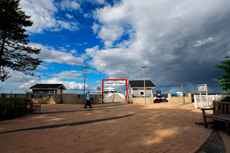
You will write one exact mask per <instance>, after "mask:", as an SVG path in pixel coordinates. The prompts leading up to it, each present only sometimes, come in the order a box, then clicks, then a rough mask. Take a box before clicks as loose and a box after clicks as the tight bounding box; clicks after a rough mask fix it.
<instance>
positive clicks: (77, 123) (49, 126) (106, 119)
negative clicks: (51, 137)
mask: <svg viewBox="0 0 230 153" xmlns="http://www.w3.org/2000/svg"><path fill="white" fill-rule="evenodd" d="M132 115H134V114H130V115H124V116H118V117H111V118H103V119H97V120H89V121H83V122H75V123H65V124H57V125H48V126H41V127H33V128H27V129H19V130H13V131H5V132H0V134H3V133H12V132H19V131H29V130H40V129H50V128H59V127H66V126H76V125H83V124H91V123H96V122H103V121H109V120H115V119H120V118H124V117H129V116H132Z"/></svg>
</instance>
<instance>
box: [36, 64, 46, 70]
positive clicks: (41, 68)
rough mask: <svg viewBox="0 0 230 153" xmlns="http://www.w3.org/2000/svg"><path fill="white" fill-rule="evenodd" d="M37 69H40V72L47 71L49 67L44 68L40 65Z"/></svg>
mask: <svg viewBox="0 0 230 153" xmlns="http://www.w3.org/2000/svg"><path fill="white" fill-rule="evenodd" d="M37 69H38V70H47V69H48V67H45V66H43V65H39V66H38V68H37Z"/></svg>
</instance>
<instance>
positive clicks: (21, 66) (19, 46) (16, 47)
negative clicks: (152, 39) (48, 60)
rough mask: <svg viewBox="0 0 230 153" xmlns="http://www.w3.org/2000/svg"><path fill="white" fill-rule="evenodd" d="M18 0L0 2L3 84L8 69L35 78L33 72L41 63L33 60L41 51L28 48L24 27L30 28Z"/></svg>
mask: <svg viewBox="0 0 230 153" xmlns="http://www.w3.org/2000/svg"><path fill="white" fill-rule="evenodd" d="M19 2H20V0H0V45H1V50H0V76H1V81H2V82H4V81H5V80H6V79H8V78H9V77H10V76H11V75H10V69H11V70H13V71H15V70H16V71H19V72H22V73H24V74H26V75H27V74H28V75H31V76H35V77H40V76H39V75H36V74H35V72H33V70H36V68H37V66H38V65H39V64H40V63H41V62H42V61H41V60H40V59H39V58H33V57H32V56H31V55H32V54H39V53H40V50H41V49H37V48H32V47H30V46H28V43H29V42H30V40H29V39H27V37H28V36H29V35H27V34H25V32H26V29H24V27H30V26H32V24H33V22H32V21H31V20H29V18H30V16H27V15H26V14H25V12H24V11H22V10H21V8H19Z"/></svg>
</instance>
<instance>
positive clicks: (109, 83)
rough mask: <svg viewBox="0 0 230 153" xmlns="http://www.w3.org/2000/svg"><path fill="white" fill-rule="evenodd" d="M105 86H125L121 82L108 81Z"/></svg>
mask: <svg viewBox="0 0 230 153" xmlns="http://www.w3.org/2000/svg"><path fill="white" fill-rule="evenodd" d="M105 85H125V82H123V81H108V82H105Z"/></svg>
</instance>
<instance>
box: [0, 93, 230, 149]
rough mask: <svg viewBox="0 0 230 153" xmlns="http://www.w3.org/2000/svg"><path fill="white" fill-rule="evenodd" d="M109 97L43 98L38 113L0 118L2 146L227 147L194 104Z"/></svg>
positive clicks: (229, 141) (229, 139) (227, 139)
mask: <svg viewBox="0 0 230 153" xmlns="http://www.w3.org/2000/svg"><path fill="white" fill-rule="evenodd" d="M111 99H113V102H111V101H112V100H111ZM111 99H110V102H109V101H107V102H106V103H104V104H96V105H92V106H93V109H89V108H88V109H84V108H83V105H81V104H56V105H51V104H46V105H42V112H41V113H39V112H37V113H36V112H35V113H34V114H30V115H27V116H23V117H21V118H17V119H12V120H5V121H0V152H1V153H11V152H12V153H16V152H17V153H31V152H33V153H39V152H41V153H44V152H49V153H51V152H55V153H76V152H79V153H94V152H100V153H117V152H121V153H140V152H143V153H150V152H151V153H155V152H156V153H158V152H160V153H163V152H169V153H170V152H175V153H179V152H181V153H194V152H200V153H202V152H230V149H229V146H230V137H229V136H228V135H227V134H226V132H225V131H224V130H223V131H214V130H212V129H211V128H208V129H205V128H204V127H203V126H202V125H196V124H195V122H202V114H201V111H200V110H197V109H195V108H194V104H186V105H172V104H168V103H158V104H150V105H133V104H126V103H124V102H122V101H121V99H119V97H116V96H114V97H111Z"/></svg>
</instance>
